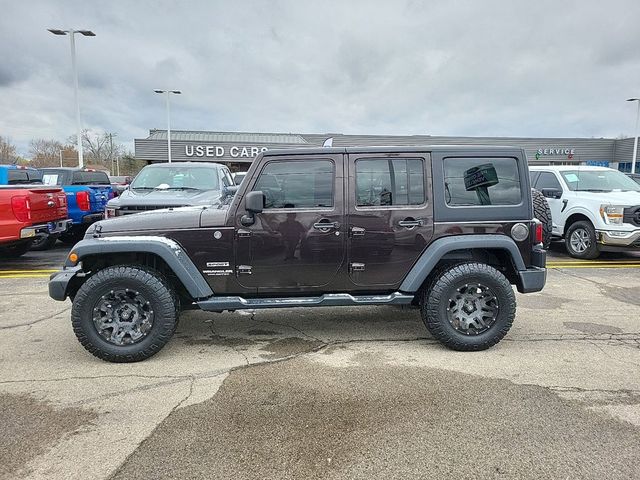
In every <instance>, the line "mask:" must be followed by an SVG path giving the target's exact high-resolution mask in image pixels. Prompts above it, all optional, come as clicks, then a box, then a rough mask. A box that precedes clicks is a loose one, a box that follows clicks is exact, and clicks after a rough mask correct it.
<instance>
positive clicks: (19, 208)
mask: <svg viewBox="0 0 640 480" xmlns="http://www.w3.org/2000/svg"><path fill="white" fill-rule="evenodd" d="M11 209H12V210H13V215H14V216H15V217H16V218H17V219H18V221H19V222H23V223H26V222H30V221H31V202H30V201H29V197H24V196H23V197H12V198H11Z"/></svg>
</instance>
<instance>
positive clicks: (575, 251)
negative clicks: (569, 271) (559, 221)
mask: <svg viewBox="0 0 640 480" xmlns="http://www.w3.org/2000/svg"><path fill="white" fill-rule="evenodd" d="M564 242H565V246H566V247H567V252H569V255H571V256H572V257H574V258H582V259H587V260H592V259H594V258H598V257H599V256H600V250H598V244H597V243H596V230H595V228H593V225H591V222H588V221H585V220H580V221H579V222H574V223H572V224H571V225H570V226H569V228H568V229H567V233H566V234H565V239H564Z"/></svg>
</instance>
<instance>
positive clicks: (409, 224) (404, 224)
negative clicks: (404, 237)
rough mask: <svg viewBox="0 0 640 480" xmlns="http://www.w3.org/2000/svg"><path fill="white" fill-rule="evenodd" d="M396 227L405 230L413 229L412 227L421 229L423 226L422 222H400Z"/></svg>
mask: <svg viewBox="0 0 640 480" xmlns="http://www.w3.org/2000/svg"><path fill="white" fill-rule="evenodd" d="M398 225H400V226H401V227H405V228H414V227H421V226H422V225H423V221H422V220H406V219H405V220H400V221H399V222H398Z"/></svg>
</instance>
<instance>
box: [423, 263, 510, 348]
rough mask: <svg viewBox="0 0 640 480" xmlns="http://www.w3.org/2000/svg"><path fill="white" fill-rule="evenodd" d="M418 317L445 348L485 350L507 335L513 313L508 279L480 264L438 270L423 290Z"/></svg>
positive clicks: (493, 269)
mask: <svg viewBox="0 0 640 480" xmlns="http://www.w3.org/2000/svg"><path fill="white" fill-rule="evenodd" d="M421 312H422V320H423V321H424V324H425V325H426V327H427V329H428V330H429V332H430V333H431V334H432V335H433V336H434V337H435V338H436V339H437V340H439V341H440V342H441V343H442V344H444V345H445V346H446V347H448V348H451V349H453V350H459V351H474V350H485V349H487V348H489V347H492V346H493V345H495V344H496V343H498V342H499V341H500V340H502V338H503V337H504V336H505V335H506V334H507V332H508V331H509V329H510V328H511V324H512V323H513V319H514V317H515V314H516V297H515V294H514V293H513V288H511V285H510V283H509V280H507V279H506V277H505V276H504V275H503V274H502V273H500V272H499V271H498V270H496V269H495V268H493V267H491V266H489V265H486V264H484V263H462V264H458V265H454V266H451V267H448V268H445V269H444V270H441V271H440V272H438V273H437V274H436V275H435V276H434V278H433V280H432V281H431V284H430V285H429V287H428V288H427V289H425V291H424V293H423V297H422V302H421Z"/></svg>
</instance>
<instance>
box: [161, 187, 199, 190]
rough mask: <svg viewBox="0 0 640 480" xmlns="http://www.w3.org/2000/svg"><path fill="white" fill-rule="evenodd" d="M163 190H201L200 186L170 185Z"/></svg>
mask: <svg viewBox="0 0 640 480" xmlns="http://www.w3.org/2000/svg"><path fill="white" fill-rule="evenodd" d="M163 190H200V188H196V187H169V188H164V189H163Z"/></svg>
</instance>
